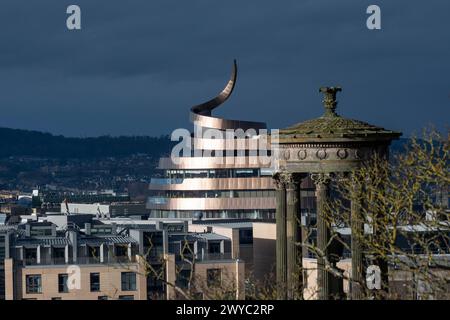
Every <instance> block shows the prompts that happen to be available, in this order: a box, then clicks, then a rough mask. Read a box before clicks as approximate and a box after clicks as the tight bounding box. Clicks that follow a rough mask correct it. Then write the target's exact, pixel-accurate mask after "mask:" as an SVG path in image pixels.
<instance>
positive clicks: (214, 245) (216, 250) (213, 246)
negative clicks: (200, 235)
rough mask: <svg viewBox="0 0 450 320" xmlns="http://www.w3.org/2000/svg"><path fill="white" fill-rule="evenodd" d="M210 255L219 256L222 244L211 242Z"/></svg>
mask: <svg viewBox="0 0 450 320" xmlns="http://www.w3.org/2000/svg"><path fill="white" fill-rule="evenodd" d="M208 253H212V254H218V253H220V242H209V243H208Z"/></svg>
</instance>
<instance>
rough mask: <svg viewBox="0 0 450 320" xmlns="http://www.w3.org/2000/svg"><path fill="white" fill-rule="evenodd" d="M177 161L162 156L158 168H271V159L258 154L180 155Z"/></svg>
mask: <svg viewBox="0 0 450 320" xmlns="http://www.w3.org/2000/svg"><path fill="white" fill-rule="evenodd" d="M269 158H270V157H269ZM176 161H177V163H175V162H173V161H172V159H171V158H160V159H159V165H158V169H192V170H201V169H241V168H242V169H244V168H245V169H247V168H255V169H257V168H269V167H270V165H271V159H265V158H263V157H258V156H248V157H245V156H243V157H226V156H224V157H180V158H177V159H176Z"/></svg>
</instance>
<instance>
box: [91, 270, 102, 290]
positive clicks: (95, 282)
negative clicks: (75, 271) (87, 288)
mask: <svg viewBox="0 0 450 320" xmlns="http://www.w3.org/2000/svg"><path fill="white" fill-rule="evenodd" d="M90 278H91V279H90V281H91V292H98V291H100V273H91V275H90Z"/></svg>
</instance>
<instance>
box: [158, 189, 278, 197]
mask: <svg viewBox="0 0 450 320" xmlns="http://www.w3.org/2000/svg"><path fill="white" fill-rule="evenodd" d="M151 196H152V197H166V198H274V197H275V190H205V191H201V190H195V191H169V190H168V191H154V192H152V193H151Z"/></svg>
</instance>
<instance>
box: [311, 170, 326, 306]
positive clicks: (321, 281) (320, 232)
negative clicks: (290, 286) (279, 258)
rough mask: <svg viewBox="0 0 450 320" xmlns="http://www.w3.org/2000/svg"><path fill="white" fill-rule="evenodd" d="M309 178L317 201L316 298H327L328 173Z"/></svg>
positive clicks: (313, 175)
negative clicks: (326, 210)
mask: <svg viewBox="0 0 450 320" xmlns="http://www.w3.org/2000/svg"><path fill="white" fill-rule="evenodd" d="M311 179H312V180H313V181H314V183H315V185H316V202H317V249H318V254H317V288H318V299H319V300H328V299H330V296H331V290H330V289H331V283H330V280H331V274H330V273H329V272H328V271H327V269H326V267H327V265H326V263H325V260H327V261H329V253H328V244H329V242H330V237H331V236H330V229H329V227H328V223H327V220H326V216H325V214H326V212H325V204H326V201H327V199H328V197H329V188H328V184H329V181H330V178H329V175H328V174H324V173H320V174H312V175H311Z"/></svg>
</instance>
